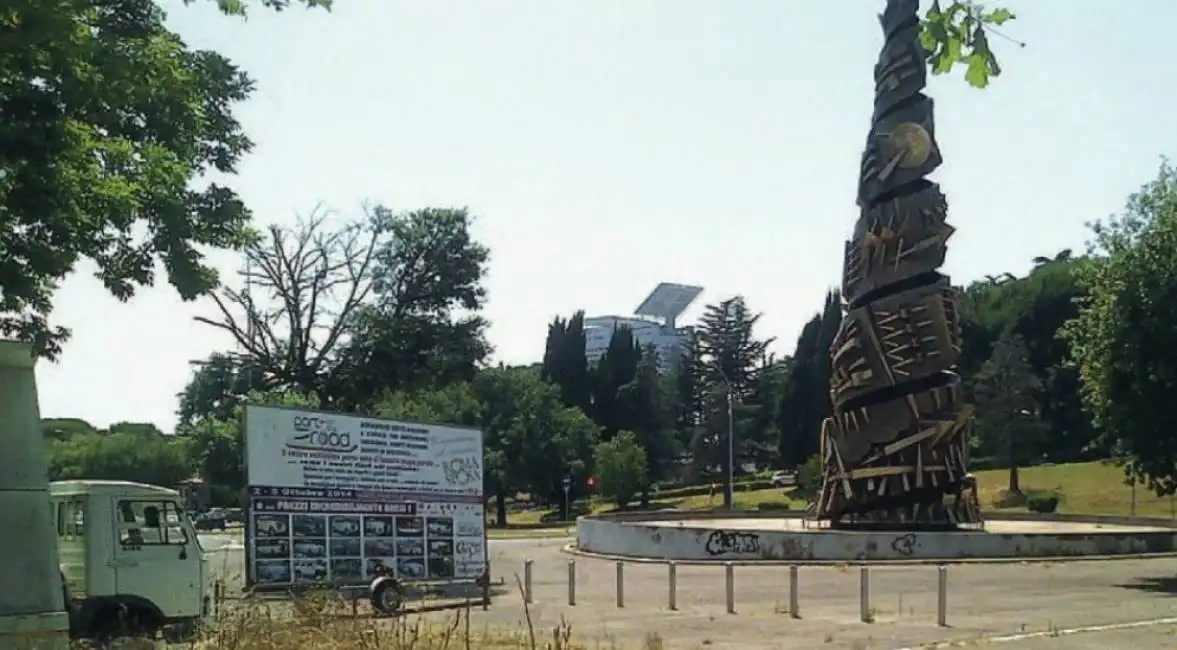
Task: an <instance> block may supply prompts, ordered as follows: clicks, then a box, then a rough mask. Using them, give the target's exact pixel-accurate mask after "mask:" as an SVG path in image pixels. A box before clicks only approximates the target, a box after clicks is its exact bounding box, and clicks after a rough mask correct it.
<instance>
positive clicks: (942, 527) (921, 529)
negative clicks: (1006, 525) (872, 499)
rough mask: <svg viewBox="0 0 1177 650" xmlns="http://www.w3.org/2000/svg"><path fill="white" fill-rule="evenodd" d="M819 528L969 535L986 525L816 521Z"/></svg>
mask: <svg viewBox="0 0 1177 650" xmlns="http://www.w3.org/2000/svg"><path fill="white" fill-rule="evenodd" d="M813 523H814V525H815V527H817V528H828V529H830V530H845V531H856V530H857V531H868V532H876V533H967V532H975V531H977V530H982V529H983V528H984V527H985V524H983V523H981V522H977V523H974V524H953V523H949V522H943V523H938V522H927V523H914V524H900V523H893V522H883V521H815V522H813Z"/></svg>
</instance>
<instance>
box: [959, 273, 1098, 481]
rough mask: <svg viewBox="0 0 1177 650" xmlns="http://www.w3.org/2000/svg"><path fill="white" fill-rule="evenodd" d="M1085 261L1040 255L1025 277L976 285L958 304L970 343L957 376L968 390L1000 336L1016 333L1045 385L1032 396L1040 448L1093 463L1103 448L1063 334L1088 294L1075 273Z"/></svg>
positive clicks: (1052, 455) (1053, 456)
mask: <svg viewBox="0 0 1177 650" xmlns="http://www.w3.org/2000/svg"><path fill="white" fill-rule="evenodd" d="M1083 263H1084V260H1082V259H1074V258H1072V256H1071V254H1070V251H1067V250H1064V251H1062V252H1060V253H1058V254H1056V255H1054V256H1051V257H1040V258H1036V260H1035V267H1034V268H1033V269H1032V270H1031V271H1030V273H1029V274H1028V275H1026V276H1025V277H1021V278H1018V277H1012V276H1011V277H1012V279H1009V280H1007V281H1004V282H1001V283H998V284H990V283H985V282H976V283H973V284H972V285H971V286H969V287H968V288H966V289H965V290H964V291H963V292H962V293H963V298H962V300H961V303H960V305H961V315H962V317H961V333H962V338H963V341H964V345H963V346H962V347H963V354H962V356H961V360H960V364H959V368H958V371H959V372H960V374H961V375H962V377H964V378H965V380H966V381H965V384H966V386H968V385H970V382H969V378H970V377H972V376H973V375H975V374H976V373H977V372H979V371H980V369H981V366H982V364H984V362H985V360H986V359H988V358H989V356H990V355H991V354H992V350H993V346H994V344H995V342H996V341H997V339H998V338H1000V336H1001V334H1002V333H1003V332H1006V331H1007V330H1010V331H1012V332H1013V333H1015V334H1018V335H1019V336H1020V337H1021V338H1022V339H1023V340H1024V341H1025V345H1026V351H1027V354H1028V356H1027V361H1028V363H1029V366H1030V370H1031V372H1033V374H1034V375H1035V376H1036V377H1038V379H1039V381H1040V383H1041V388H1040V390H1039V391H1038V392H1037V393H1036V394H1035V395H1034V398H1035V400H1036V401H1037V402H1038V404H1039V406H1040V413H1041V421H1042V426H1043V431H1042V437H1041V438H1040V439H1039V441H1038V442H1039V446H1040V450H1039V451H1041V453H1042V455H1043V456H1044V457H1046V458H1049V459H1050V460H1051V461H1054V462H1074V461H1077V460H1089V459H1091V458H1093V457H1095V456H1097V455H1098V454H1100V453H1101V451H1102V450H1101V449H1100V448H1099V445H1098V444H1097V434H1096V432H1095V429H1094V427H1093V425H1092V423H1091V417H1090V415H1088V414H1087V413H1085V412H1084V411H1083V408H1082V405H1081V399H1080V380H1079V374H1078V371H1077V369H1076V368H1075V367H1074V366H1073V364H1070V363H1067V359H1068V357H1069V356H1070V348H1069V346H1068V344H1067V342H1066V341H1064V340H1063V339H1062V338H1061V337H1060V336H1059V332H1060V330H1061V328H1062V326H1063V324H1064V323H1066V322H1068V321H1070V320H1072V319H1074V318H1075V317H1077V316H1078V313H1079V311H1078V301H1079V300H1080V299H1081V298H1082V297H1083V296H1084V295H1085V291H1084V290H1083V287H1081V286H1080V285H1079V283H1078V280H1077V278H1076V274H1075V271H1076V269H1078V268H1079V266H1080V265H1081V264H1083ZM977 460H978V461H979V462H981V463H985V462H986V460H987V459H986V458H984V457H979V458H978V459H977Z"/></svg>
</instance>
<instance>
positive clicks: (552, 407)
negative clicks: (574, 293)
mask: <svg viewBox="0 0 1177 650" xmlns="http://www.w3.org/2000/svg"><path fill="white" fill-rule="evenodd" d="M376 411H377V413H378V414H379V415H381V416H384V417H393V418H403V419H417V420H426V421H439V422H450V423H455V424H467V425H475V426H479V427H480V428H482V431H483V436H484V438H483V441H484V442H483V444H484V447H485V449H486V459H485V467H484V471H483V474H484V476H485V480H486V486H485V488H486V493H487V494H488V495H492V496H493V497H494V499H495V502H496V505H495V510H496V518H497V520H498V525H500V526H505V525H506V499H507V497H509V496H512V495H514V494H516V493H518V492H526V493H528V494H531V495H532V497H533V498H534V499H536V500H537V501H538V502H539V503H541V504H543V503H561V502H562V498H563V490H562V484H563V478H564V476H567V475H570V476H572V477H573V478H574V481H573V484H574V485H583V483H584V480H585V479H586V478H587V477H588V476H589V475H590V469H591V468H590V467H589V462H591V458H592V450H593V445H595V444H596V442H597V437H598V429H597V426H596V425H595V424H594V423H593V422H592V421H591V420H589V419H588V417H587V416H585V414H584V413H583V412H581V411H580V410H579V409H575V408H569V407H566V406H564V405H563V404H562V403H561V402H560V393H559V389H558V388H557V387H556V386H555V385H553V384H550V383H548V382H545V381H543V380H542V379H541V378H540V372H539V369H538V368H534V367H515V368H491V369H487V370H484V371H482V372H480V373H479V374H478V376H477V377H476V378H475V380H474V381H473V382H470V383H455V384H451V385H450V386H448V387H445V388H441V389H421V390H418V391H413V392H398V393H393V394H392V395H390V396H389V397H388V398H387V399H386V400H384V401H382V402H381V403H380V404H379V405H378V406H377V409H376Z"/></svg>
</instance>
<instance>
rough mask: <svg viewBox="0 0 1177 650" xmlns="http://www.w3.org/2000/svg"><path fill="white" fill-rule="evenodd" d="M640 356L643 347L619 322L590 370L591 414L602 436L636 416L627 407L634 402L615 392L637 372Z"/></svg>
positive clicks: (604, 437)
mask: <svg viewBox="0 0 1177 650" xmlns="http://www.w3.org/2000/svg"><path fill="white" fill-rule="evenodd" d="M641 358H642V351H641V348H639V347H638V344H637V341H635V340H634V337H633V331H632V330H630V328H629V327H627V326H625V325H618V326H617V328H616V329H614V330H613V336H612V337H610V339H609V347H608V348H606V349H605V354H603V355H601V358H600V360H599V361H597V364H596V366H595V367H594V368H593V371H592V386H593V403H592V413H591V415H592V418H593V421H594V422H596V423H597V424H598V425H600V427H601V435H602V437H603V439H604V440H609V439H610V438H612V437H613V436H614V435H616V434H617V432H618V431H620V430H621V429H623V428H625V427H626V426H627V424H628V423H629V422H632V421H633V419H634V418H635V415H634V414H633V413H632V412H627V411H626V409H627V408H630V409H632V407H633V405H632V404H627V403H625V402H622V401H620V400H619V399H618V392H619V391H620V390H621V388H622V387H623V386H625V385H626V384H628V383H629V382H631V381H633V378H634V377H635V376H637V372H638V364H639V363H640V362H641Z"/></svg>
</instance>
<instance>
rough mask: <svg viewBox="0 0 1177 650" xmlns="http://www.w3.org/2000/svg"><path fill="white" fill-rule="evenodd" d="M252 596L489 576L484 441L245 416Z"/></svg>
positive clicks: (266, 413)
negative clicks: (384, 576)
mask: <svg viewBox="0 0 1177 650" xmlns="http://www.w3.org/2000/svg"><path fill="white" fill-rule="evenodd" d="M245 462H246V475H247V481H248V492H249V516H248V520H247V522H246V548H247V564H248V567H247V568H248V571H247V574H248V577H249V582H250V584H256V585H259V586H261V585H289V584H296V583H311V582H315V583H321V582H328V583H335V584H360V583H363V582H368V581H370V580H371V579H372V577H373V576H374V575H375V572H376V570H377V568H379V567H384V568H385V569H387V571H388V573H389V575H393V576H396V577H398V578H402V579H407V580H455V579H472V578H477V577H479V576H481V575H482V573H483V571H485V570H486V530H485V518H484V505H483V503H484V502H483V494H482V432H481V431H479V430H478V429H473V428H468V427H458V426H447V425H437V424H421V423H417V422H403V421H394V420H384V419H376V418H365V417H358V416H354V415H343V414H339V413H325V412H320V411H307V410H301V409H294V408H285V407H274V406H254V405H250V406H247V407H246V409H245Z"/></svg>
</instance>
